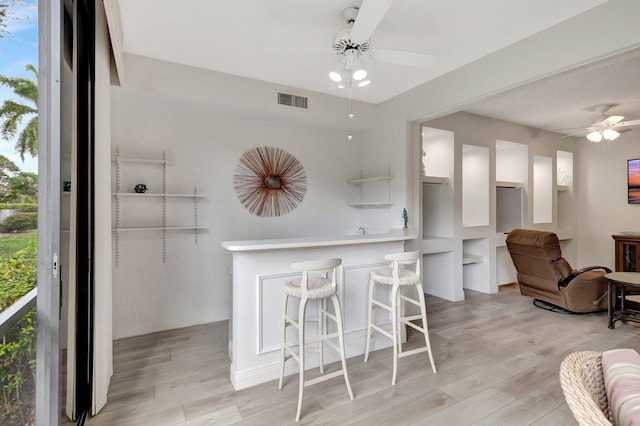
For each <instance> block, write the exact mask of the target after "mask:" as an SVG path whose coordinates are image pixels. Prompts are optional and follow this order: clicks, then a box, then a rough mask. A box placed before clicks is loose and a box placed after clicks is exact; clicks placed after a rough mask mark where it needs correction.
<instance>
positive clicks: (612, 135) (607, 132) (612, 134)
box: [602, 129, 620, 141]
mask: <svg viewBox="0 0 640 426" xmlns="http://www.w3.org/2000/svg"><path fill="white" fill-rule="evenodd" d="M602 136H603V137H604V138H605V139H606V140H608V141H612V140H614V139H616V138H617V137H618V136H620V133H618V132H616V131H615V130H613V129H604V131H603V132H602Z"/></svg>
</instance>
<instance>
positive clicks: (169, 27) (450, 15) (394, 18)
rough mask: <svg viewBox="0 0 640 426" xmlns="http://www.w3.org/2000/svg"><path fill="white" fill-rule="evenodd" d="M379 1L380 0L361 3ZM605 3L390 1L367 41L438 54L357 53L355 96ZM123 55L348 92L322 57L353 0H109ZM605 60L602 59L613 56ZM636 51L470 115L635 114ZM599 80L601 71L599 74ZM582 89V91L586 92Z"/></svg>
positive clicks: (556, 123) (544, 123)
mask: <svg viewBox="0 0 640 426" xmlns="http://www.w3.org/2000/svg"><path fill="white" fill-rule="evenodd" d="M365 1H378V0H365ZM606 1H607V0H535V1H532V0H483V1H478V0H429V1H425V0H394V1H393V3H392V4H391V7H390V8H389V10H388V12H387V13H386V15H385V16H384V18H383V19H382V21H381V22H380V24H379V25H378V27H377V28H376V30H375V31H374V33H373V36H372V38H371V44H372V47H374V48H389V49H399V50H405V51H414V52H420V53H431V54H435V55H437V61H436V63H435V64H434V65H433V66H432V67H430V68H428V69H419V68H413V67H407V66H402V65H391V64H385V63H381V62H376V61H373V60H371V59H370V58H366V57H365V59H364V61H365V65H366V67H367V69H368V71H369V73H370V76H371V79H372V84H371V85H370V86H367V87H364V88H354V89H353V91H352V94H351V96H352V97H353V99H356V100H360V101H364V102H369V103H374V104H375V103H380V102H383V101H385V100H387V99H389V98H392V97H394V96H396V95H398V94H401V93H403V92H405V91H407V90H410V89H412V88H414V87H416V86H419V85H421V84H423V83H425V82H427V81H429V80H432V79H434V78H436V77H438V76H441V75H443V74H446V73H448V72H450V71H452V70H454V69H456V68H459V67H461V66H463V65H466V64H468V63H471V62H473V61H474V60H477V59H479V58H481V57H483V56H486V55H488V54H490V53H493V52H495V51H497V50H499V49H501V48H503V47H506V46H508V45H510V44H513V43H515V42H517V41H520V40H522V39H524V38H526V37H528V36H531V35H533V34H535V33H537V32H540V31H543V30H545V29H547V28H549V27H551V26H553V25H555V24H558V23H560V22H562V21H565V20H567V19H569V18H571V17H573V16H576V15H578V14H580V13H582V12H584V11H586V10H589V9H591V8H593V7H596V6H598V5H601V4H603V3H606ZM115 2H116V3H117V5H118V8H119V10H120V20H121V26H122V44H123V51H124V52H125V53H130V54H135V55H141V56H146V57H151V58H157V59H161V60H166V61H170V62H176V63H181V64H186V65H191V66H195V67H200V68H205V69H211V70H215V71H219V72H224V73H228V74H234V75H239V76H243V77H248V78H253V79H258V80H263V81H268V82H271V83H275V84H281V85H286V86H289V87H296V88H300V89H304V90H309V91H315V92H321V93H328V94H332V95H337V96H344V97H347V96H348V93H347V92H344V91H340V89H337V88H335V87H331V85H330V80H329V78H328V75H327V74H328V71H329V70H330V69H331V68H332V67H333V65H334V64H335V63H336V62H337V60H338V56H337V55H336V54H335V53H332V52H326V51H327V50H328V49H327V48H329V47H331V45H332V41H333V37H334V35H335V34H336V33H337V32H338V31H340V30H343V29H345V28H347V24H346V23H345V22H344V21H343V20H342V18H341V12H342V10H343V9H344V8H346V7H348V6H354V5H358V4H360V2H361V1H360V0H316V1H300V0H231V1H229V0H226V1H220V0H183V1H181V2H176V1H175V0H115ZM610 62H611V61H610ZM639 70H640V57H635V58H633V59H632V60H631V61H629V62H625V63H624V65H619V64H610V63H607V64H606V65H600V66H590V67H588V68H586V69H585V70H582V71H573V72H571V73H570V74H567V75H564V76H556V77H554V78H553V79H548V80H545V81H541V82H537V83H534V84H532V85H529V86H527V87H522V88H519V89H516V90H513V91H511V92H508V93H503V94H499V95H496V96H494V97H492V98H490V99H486V100H483V101H482V102H481V103H478V104H476V105H474V106H472V107H470V108H469V109H467V110H468V111H471V112H474V113H478V114H481V115H486V116H491V117H495V118H499V119H503V120H507V121H512V122H516V123H522V124H527V125H531V126H534V127H538V128H542V129H554V128H564V127H577V126H582V125H588V124H590V123H592V122H593V121H594V120H595V119H596V118H597V116H598V114H597V113H595V112H593V111H588V110H587V108H588V107H590V106H593V105H597V104H601V103H612V104H618V105H619V107H614V108H612V109H611V110H610V111H609V114H616V115H625V116H627V119H635V118H640V101H639V98H638V96H637V95H635V96H634V94H637V93H638V88H640V81H638V79H639V78H640V77H639V76H640V71H639ZM603 76H605V78H603ZM585 87H586V88H588V89H589V90H584V89H585Z"/></svg>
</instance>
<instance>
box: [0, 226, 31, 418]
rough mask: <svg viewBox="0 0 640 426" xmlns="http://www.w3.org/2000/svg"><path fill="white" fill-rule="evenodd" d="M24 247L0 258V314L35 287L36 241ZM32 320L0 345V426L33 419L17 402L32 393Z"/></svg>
mask: <svg viewBox="0 0 640 426" xmlns="http://www.w3.org/2000/svg"><path fill="white" fill-rule="evenodd" d="M0 240H1V239H0ZM24 243H25V247H24V248H22V249H21V250H18V251H17V252H16V253H14V254H13V255H11V256H7V257H2V258H0V311H2V310H4V309H6V308H7V307H9V306H11V305H12V304H13V303H15V302H16V301H18V300H19V299H20V298H21V297H22V296H23V295H25V294H26V293H28V292H29V291H30V290H31V289H33V288H34V287H35V286H36V278H37V273H36V271H37V264H38V255H37V244H36V243H37V241H36V239H35V238H32V239H30V240H29V239H28V240H24ZM0 245H1V244H0ZM35 318H36V316H35V310H32V311H31V312H29V313H28V314H27V315H26V316H25V317H24V318H23V319H22V321H20V322H19V323H18V324H17V325H16V326H15V327H14V328H13V330H11V331H10V332H9V333H7V334H6V335H4V336H2V341H0V386H1V387H2V404H1V405H0V424H3V425H10V424H27V423H29V422H30V419H31V418H32V417H33V412H32V410H33V408H32V407H29V406H28V405H25V404H21V403H20V401H21V399H22V398H24V397H25V396H27V395H33V392H34V391H35V388H34V383H35V350H36V340H35V336H36V326H35Z"/></svg>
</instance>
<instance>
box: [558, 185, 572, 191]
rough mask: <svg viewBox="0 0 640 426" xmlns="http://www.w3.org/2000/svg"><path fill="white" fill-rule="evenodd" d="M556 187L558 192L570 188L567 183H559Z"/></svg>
mask: <svg viewBox="0 0 640 426" xmlns="http://www.w3.org/2000/svg"><path fill="white" fill-rule="evenodd" d="M556 189H557V191H558V192H565V191H568V190H569V187H568V186H567V185H557V186H556Z"/></svg>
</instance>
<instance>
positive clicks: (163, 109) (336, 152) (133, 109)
mask: <svg viewBox="0 0 640 426" xmlns="http://www.w3.org/2000/svg"><path fill="white" fill-rule="evenodd" d="M128 59H129V61H130V63H129V68H128V71H129V72H130V74H129V75H127V81H128V82H129V84H135V79H136V77H137V76H138V74H135V73H134V71H136V70H137V69H139V70H143V71H142V72H145V73H146V72H147V71H146V70H152V71H153V73H154V77H153V81H154V82H155V83H156V86H155V87H154V88H152V89H153V90H154V91H155V92H150V91H148V89H150V88H149V87H145V88H143V89H144V90H139V89H138V88H129V87H127V88H119V87H113V88H112V110H113V111H112V116H113V120H112V148H113V149H114V150H115V147H116V146H120V147H121V151H122V155H123V156H149V157H152V158H161V157H162V151H163V150H164V149H166V150H168V153H169V157H170V159H172V160H173V161H174V163H175V165H173V166H170V167H169V168H168V192H171V193H175V192H186V193H190V192H192V191H193V187H194V186H197V187H198V192H199V193H203V194H206V198H205V199H204V200H203V201H200V202H199V222H200V225H202V226H205V227H207V231H206V232H204V233H203V234H201V235H200V236H199V241H198V244H197V245H196V244H195V242H194V236H193V233H191V232H188V231H184V232H182V231H181V232H179V233H173V234H170V235H169V236H168V239H167V254H168V259H167V262H166V264H163V263H162V234H161V233H160V232H137V233H134V232H128V233H122V234H121V237H120V244H119V247H120V253H119V258H120V262H119V265H118V267H114V271H113V274H114V288H113V298H114V335H115V337H116V338H119V337H124V336H131V335H137V334H144V333H149V332H153V331H157V330H162V329H170V328H177V327H182V326H188V325H192V324H200V323H206V322H211V321H218V320H223V319H227V318H228V311H229V302H230V289H231V275H230V274H231V255H230V254H229V253H228V252H227V251H226V250H224V249H222V247H221V246H220V243H221V241H224V240H242V239H261V238H280V237H293V236H317V235H325V234H334V233H336V232H354V233H355V231H356V230H357V228H358V226H360V225H361V224H362V223H361V222H360V219H359V216H358V214H359V211H358V210H356V209H353V208H352V207H349V206H347V203H348V202H349V201H353V200H354V197H357V196H358V189H357V188H356V187H354V186H352V185H349V184H348V183H347V182H346V181H347V179H349V178H353V177H356V176H358V175H359V173H360V163H359V158H358V149H357V143H358V142H357V141H358V139H359V138H361V137H364V136H362V133H358V132H356V133H355V135H356V140H355V141H351V142H349V141H347V140H346V131H345V129H344V128H340V125H342V124H341V123H340V122H339V120H340V119H339V118H337V117H338V116H337V115H335V116H334V114H339V113H336V111H339V110H342V109H345V108H346V104H347V101H346V100H345V99H339V98H331V97H328V96H322V95H318V94H313V93H310V94H307V96H309V105H310V107H311V108H318V105H321V104H324V105H322V109H321V110H320V112H319V113H315V112H314V109H311V108H310V109H311V110H310V111H296V110H292V109H291V108H290V107H284V106H280V105H275V101H276V96H275V94H276V89H277V88H276V87H274V86H271V85H269V84H266V83H260V82H256V81H252V80H247V79H242V78H237V77H231V76H226V75H220V74H218V73H212V72H207V71H204V70H198V69H193V68H187V67H180V66H177V65H175V64H168V63H162V62H156V61H151V62H153V63H149V62H147V61H149V60H146V59H144V58H133V57H128ZM136 61H139V62H140V63H142V65H143V66H142V67H140V68H136V67H135V65H136V64H137V63H138V62H136ZM174 71H175V72H178V74H179V75H180V78H177V79H175V80H171V78H172V77H173V76H172V73H173V72H174ZM149 72H151V71H149ZM193 73H195V74H196V75H195V76H194V75H192V74H193ZM143 80H144V79H141V81H143ZM194 80H197V81H198V84H197V85H195V86H192V87H189V85H190V84H192V82H193V81H194ZM144 81H146V80H144ZM132 82H133V83H132ZM147 82H148V81H147ZM221 82H222V83H223V86H224V91H225V92H226V93H228V94H229V96H231V97H232V98H233V100H229V102H233V103H237V104H244V107H242V108H240V107H238V108H235V107H233V106H232V107H230V108H229V107H222V106H219V105H217V103H218V100H219V97H225V96H226V95H224V94H219V93H218V91H217V89H218V88H220V87H221V86H220V85H221ZM184 83H186V86H185V85H184ZM176 87H180V88H181V89H183V90H184V91H183V92H179V93H178V90H176ZM196 89H197V90H196ZM158 92H160V93H158ZM287 92H288V91H287ZM288 93H289V92H288ZM262 95H264V97H263V96H262ZM203 98H204V99H203ZM208 100H210V101H208ZM367 108H371V107H370V106H369V107H367V106H366V105H365V106H362V107H359V111H360V112H361V114H362V116H366V112H367V111H366V109H367ZM261 109H262V111H261ZM345 111H346V109H345ZM296 114H297V115H298V117H296V116H295V115H296ZM305 114H306V116H305ZM336 122H337V125H336ZM257 146H275V147H280V148H282V149H284V150H286V151H288V152H289V153H291V154H292V155H294V156H295V157H296V158H297V159H298V160H299V161H300V162H301V163H302V165H303V166H304V168H305V172H306V174H307V193H306V195H305V198H304V201H303V202H302V204H301V205H300V206H298V208H297V209H296V210H294V211H293V212H291V213H289V214H287V215H284V216H281V217H275V218H262V217H257V216H254V215H253V214H251V213H250V212H248V211H247V210H246V209H245V208H244V207H243V206H242V205H241V204H240V202H239V200H238V199H237V197H236V194H235V191H234V189H233V174H234V170H235V167H236V165H237V163H238V160H239V158H240V156H241V155H242V153H243V152H245V151H247V150H249V149H251V148H254V147H257ZM137 167H139V168H140V169H141V170H140V171H139V172H138V171H136V168H137ZM149 167H150V166H131V165H128V166H124V168H128V169H129V171H128V172H127V173H124V171H123V179H129V182H124V181H123V182H122V183H123V190H129V191H130V190H131V188H132V185H133V184H134V183H137V182H138V180H146V181H145V182H144V183H146V184H147V185H148V186H149V187H150V188H151V192H161V185H162V173H161V169H160V170H156V171H153V170H151V171H149V170H148V168H149ZM145 168H146V169H147V170H142V169H145ZM131 169H133V171H132V170H131ZM114 179H115V177H114ZM113 187H114V188H115V181H114V185H113ZM154 214H155V220H156V222H155V223H152V224H155V225H157V224H158V223H159V222H160V221H161V217H162V216H161V214H162V210H161V202H160V201H159V200H158V201H157V202H156V203H155V205H154V202H153V201H151V202H150V203H147V201H143V202H139V201H136V200H135V199H133V200H124V201H123V208H122V226H127V224H133V225H144V223H140V221H139V219H138V217H141V216H142V217H145V216H146V217H147V219H148V220H149V221H152V220H154V218H153V217H152V216H153V215H154ZM192 217H193V213H192V209H191V201H187V200H170V201H169V218H170V220H176V221H180V222H183V221H184V222H187V223H189V221H191V220H192ZM174 224H176V223H170V225H174ZM147 225H149V223H148V224H147Z"/></svg>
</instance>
